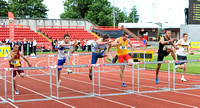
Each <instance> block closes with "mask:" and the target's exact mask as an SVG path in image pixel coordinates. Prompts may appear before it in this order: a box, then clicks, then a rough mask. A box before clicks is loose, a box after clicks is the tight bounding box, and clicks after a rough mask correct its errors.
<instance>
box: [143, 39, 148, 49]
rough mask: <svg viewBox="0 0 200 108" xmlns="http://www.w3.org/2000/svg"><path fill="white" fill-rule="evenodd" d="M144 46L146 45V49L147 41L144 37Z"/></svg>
mask: <svg viewBox="0 0 200 108" xmlns="http://www.w3.org/2000/svg"><path fill="white" fill-rule="evenodd" d="M143 44H144V45H145V47H146V46H147V40H146V39H145V38H144V37H143Z"/></svg>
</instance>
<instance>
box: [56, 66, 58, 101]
mask: <svg viewBox="0 0 200 108" xmlns="http://www.w3.org/2000/svg"><path fill="white" fill-rule="evenodd" d="M58 83H59V82H58V67H56V94H57V98H59V88H58Z"/></svg>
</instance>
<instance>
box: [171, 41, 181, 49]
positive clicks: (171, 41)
mask: <svg viewBox="0 0 200 108" xmlns="http://www.w3.org/2000/svg"><path fill="white" fill-rule="evenodd" d="M170 44H171V45H172V46H173V47H174V48H175V49H179V48H178V47H177V46H176V45H174V43H173V41H170Z"/></svg>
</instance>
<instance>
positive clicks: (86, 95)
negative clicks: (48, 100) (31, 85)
mask: <svg viewBox="0 0 200 108" xmlns="http://www.w3.org/2000/svg"><path fill="white" fill-rule="evenodd" d="M79 67H92V70H93V71H94V67H95V65H90V64H88V65H87V64H85V65H68V66H55V67H54V68H56V96H53V95H52V98H55V99H72V98H87V97H93V96H95V94H94V91H95V88H94V85H95V84H94V72H92V76H93V77H92V92H90V93H84V94H83V95H81V96H71V97H70V96H69V97H63V96H60V95H59V88H60V87H58V83H59V82H58V68H79ZM51 75H52V74H51ZM51 88H52V87H51Z"/></svg>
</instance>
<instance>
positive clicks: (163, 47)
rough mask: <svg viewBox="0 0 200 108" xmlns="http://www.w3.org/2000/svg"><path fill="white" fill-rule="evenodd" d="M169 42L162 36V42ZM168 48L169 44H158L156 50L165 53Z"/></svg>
mask: <svg viewBox="0 0 200 108" xmlns="http://www.w3.org/2000/svg"><path fill="white" fill-rule="evenodd" d="M169 40H170V38H169V39H168V40H167V39H166V38H165V36H164V41H169ZM169 47H170V43H169V42H168V43H166V44H164V45H163V44H161V43H160V42H159V49H158V51H166V50H167V48H169Z"/></svg>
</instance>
